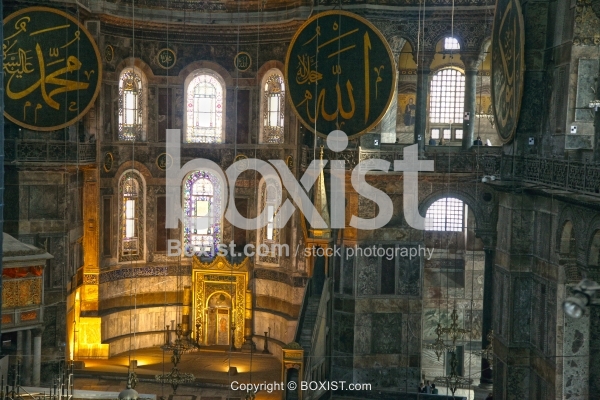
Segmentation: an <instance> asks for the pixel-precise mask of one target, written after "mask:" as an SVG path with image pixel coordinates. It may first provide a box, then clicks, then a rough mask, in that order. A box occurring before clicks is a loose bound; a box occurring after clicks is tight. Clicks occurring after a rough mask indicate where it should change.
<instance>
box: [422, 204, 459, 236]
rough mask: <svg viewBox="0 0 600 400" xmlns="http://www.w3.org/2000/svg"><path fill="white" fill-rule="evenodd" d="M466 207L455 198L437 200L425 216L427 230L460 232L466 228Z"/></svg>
mask: <svg viewBox="0 0 600 400" xmlns="http://www.w3.org/2000/svg"><path fill="white" fill-rule="evenodd" d="M465 212H466V206H465V204H464V203H463V202H462V201H461V200H459V199H455V198H453V197H445V198H443V199H439V200H437V201H436V202H435V203H433V204H432V205H430V206H429V208H428V209H427V214H426V216H425V230H427V231H449V232H460V231H462V230H463V228H465V227H466V226H465V225H466V224H465V223H464V220H465Z"/></svg>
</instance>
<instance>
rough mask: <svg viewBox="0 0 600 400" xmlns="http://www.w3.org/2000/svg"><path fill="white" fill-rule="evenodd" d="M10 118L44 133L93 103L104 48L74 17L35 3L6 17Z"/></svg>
mask: <svg viewBox="0 0 600 400" xmlns="http://www.w3.org/2000/svg"><path fill="white" fill-rule="evenodd" d="M2 45H3V50H4V54H5V58H4V64H3V70H4V116H5V117H6V118H7V119H9V120H11V121H12V122H14V123H16V124H18V125H20V126H22V127H24V128H27V129H34V130H38V131H51V130H55V129H60V128H64V127H65V126H68V125H72V124H73V123H75V122H77V121H78V120H79V119H80V118H81V117H82V116H83V115H85V113H86V112H87V111H88V110H89V109H90V108H91V107H92V106H93V104H94V101H95V100H96V96H97V95H98V92H99V90H100V83H101V82H102V61H101V58H100V52H99V51H98V47H97V46H96V43H95V42H94V39H93V38H92V36H91V35H90V33H89V32H88V31H87V30H86V29H85V27H84V26H83V25H81V24H80V23H79V22H78V21H77V20H76V19H75V18H74V17H72V16H70V15H68V14H66V13H64V12H62V11H59V10H55V9H53V8H47V7H30V8H25V9H23V10H20V11H17V12H15V13H13V14H11V15H9V16H8V17H6V18H5V19H4V42H3V43H2Z"/></svg>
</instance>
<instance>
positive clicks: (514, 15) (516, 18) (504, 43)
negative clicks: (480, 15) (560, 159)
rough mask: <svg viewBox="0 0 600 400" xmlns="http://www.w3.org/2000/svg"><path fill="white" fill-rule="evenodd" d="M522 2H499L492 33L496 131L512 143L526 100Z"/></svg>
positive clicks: (504, 140)
mask: <svg viewBox="0 0 600 400" xmlns="http://www.w3.org/2000/svg"><path fill="white" fill-rule="evenodd" d="M524 32H525V28H524V24H523V15H522V14H521V5H520V3H519V0H497V1H496V14H495V15H494V27H493V32H492V85H491V86H492V102H493V103H492V105H493V110H494V119H495V121H496V124H495V125H496V131H497V132H498V135H499V136H500V139H501V140H502V142H503V143H508V142H510V141H511V140H512V138H513V136H514V134H515V130H516V128H517V122H518V121H519V112H520V110H521V99H522V97H523V81H524V79H523V78H524V76H523V74H524V72H525V60H524V55H525V47H524V46H525V38H524Z"/></svg>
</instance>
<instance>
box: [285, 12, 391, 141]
mask: <svg viewBox="0 0 600 400" xmlns="http://www.w3.org/2000/svg"><path fill="white" fill-rule="evenodd" d="M395 69H396V66H395V62H394V57H393V55H392V52H391V50H390V47H389V45H388V43H387V41H386V40H385V39H384V37H383V36H382V35H381V33H380V32H379V31H378V30H377V29H376V28H375V27H374V26H373V25H372V24H371V23H370V22H369V21H367V20H365V19H364V18H361V17H359V16H358V15H356V14H352V13H349V12H346V11H327V12H323V13H321V14H317V15H316V16H314V17H312V18H310V19H309V20H308V21H306V22H305V23H304V24H303V25H302V26H301V27H300V29H298V32H296V34H295V35H294V38H293V39H292V42H291V43H290V47H289V49H288V53H287V57H286V60H285V80H286V82H287V93H288V99H289V101H290V103H291V105H292V108H293V110H294V112H295V113H296V115H297V116H298V118H300V121H301V122H302V124H303V125H304V126H305V127H306V128H307V129H309V130H311V131H312V132H316V133H317V134H318V135H321V136H327V135H328V134H329V133H330V132H332V131H334V130H337V129H340V130H342V131H344V132H345V133H346V134H347V135H348V136H349V137H355V136H358V135H360V134H363V133H366V132H368V131H369V130H370V129H372V128H373V127H374V126H375V125H377V124H378V123H379V122H380V121H381V119H382V118H383V116H384V114H385V112H386V111H387V110H388V108H389V106H390V103H391V102H392V99H393V96H394V88H395V87H396V70H395Z"/></svg>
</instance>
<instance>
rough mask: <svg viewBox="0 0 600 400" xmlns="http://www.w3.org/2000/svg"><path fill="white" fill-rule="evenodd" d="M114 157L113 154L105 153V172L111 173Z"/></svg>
mask: <svg viewBox="0 0 600 400" xmlns="http://www.w3.org/2000/svg"><path fill="white" fill-rule="evenodd" d="M113 161H114V159H113V155H112V153H105V154H104V165H103V167H104V172H110V170H111V169H112V167H113Z"/></svg>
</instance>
